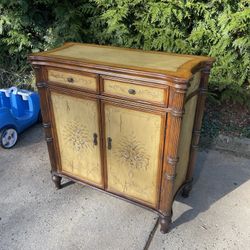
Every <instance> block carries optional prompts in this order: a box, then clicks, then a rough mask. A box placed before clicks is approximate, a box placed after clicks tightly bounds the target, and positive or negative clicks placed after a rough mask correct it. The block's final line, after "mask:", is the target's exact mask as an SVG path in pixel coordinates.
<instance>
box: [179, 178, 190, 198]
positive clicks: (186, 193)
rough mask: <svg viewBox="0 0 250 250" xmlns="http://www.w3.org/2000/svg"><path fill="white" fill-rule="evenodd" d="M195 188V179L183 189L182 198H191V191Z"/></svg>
mask: <svg viewBox="0 0 250 250" xmlns="http://www.w3.org/2000/svg"><path fill="white" fill-rule="evenodd" d="M192 187H193V179H192V180H191V181H188V182H187V183H186V184H185V185H184V187H183V189H182V194H181V195H182V197H184V198H187V197H188V196H189V193H190V191H191V190H192Z"/></svg>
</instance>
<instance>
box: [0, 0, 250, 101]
mask: <svg viewBox="0 0 250 250" xmlns="http://www.w3.org/2000/svg"><path fill="white" fill-rule="evenodd" d="M0 11H1V17H0V33H1V40H0V49H1V59H0V68H2V69H4V70H7V71H12V72H17V73H18V72H19V71H20V70H21V69H22V72H29V70H30V68H29V66H28V64H27V63H26V57H27V54H28V53H30V52H32V51H37V50H46V49H48V48H52V47H55V46H58V45H60V44H62V43H63V42H65V41H79V42H91V43H92V42H94V43H99V44H114V45H118V46H125V47H134V48H142V49H145V50H163V51H171V52H176V53H187V54H196V55H209V56H213V57H215V58H216V63H215V65H214V67H213V70H212V73H211V78H210V90H211V91H212V92H213V93H215V94H216V96H217V98H219V99H220V100H222V101H223V100H233V101H235V102H240V103H247V102H248V100H249V97H250V86H249V81H250V80H249V78H250V77H249V67H250V66H249V65H250V28H249V27H250V26H249V23H250V8H249V1H248V0H210V1H208V0H179V1H176V0H161V1H160V0H147V1H146V0H75V1H68V0H62V1H59V0H33V1H32V0H22V1H14V0H9V1H6V0H1V4H0ZM24 68H25V70H23V69H24Z"/></svg>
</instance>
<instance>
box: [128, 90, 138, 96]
mask: <svg viewBox="0 0 250 250" xmlns="http://www.w3.org/2000/svg"><path fill="white" fill-rule="evenodd" d="M128 93H129V94H130V95H135V94H136V91H135V90H134V89H129V90H128Z"/></svg>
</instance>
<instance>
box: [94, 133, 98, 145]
mask: <svg viewBox="0 0 250 250" xmlns="http://www.w3.org/2000/svg"><path fill="white" fill-rule="evenodd" d="M93 137H94V141H93V142H94V145H97V144H98V142H97V133H94V134H93Z"/></svg>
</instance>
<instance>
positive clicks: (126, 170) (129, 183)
mask: <svg viewBox="0 0 250 250" xmlns="http://www.w3.org/2000/svg"><path fill="white" fill-rule="evenodd" d="M105 122H106V137H110V138H112V148H110V149H108V148H107V175H108V190H109V191H111V192H115V193H118V194H122V195H124V196H126V197H130V198H134V199H138V200H140V201H141V202H143V203H145V204H147V205H150V206H153V207H156V205H157V200H158V189H159V187H158V186H159V183H158V182H159V181H158V176H159V171H160V160H159V159H160V158H159V157H160V145H161V144H160V139H161V138H160V136H161V126H162V125H163V119H162V116H161V115H156V114H151V113H146V112H142V111H135V110H130V109H127V108H120V107H116V106H112V105H108V104H106V105H105ZM107 147H108V145H107Z"/></svg>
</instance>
